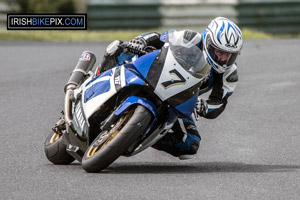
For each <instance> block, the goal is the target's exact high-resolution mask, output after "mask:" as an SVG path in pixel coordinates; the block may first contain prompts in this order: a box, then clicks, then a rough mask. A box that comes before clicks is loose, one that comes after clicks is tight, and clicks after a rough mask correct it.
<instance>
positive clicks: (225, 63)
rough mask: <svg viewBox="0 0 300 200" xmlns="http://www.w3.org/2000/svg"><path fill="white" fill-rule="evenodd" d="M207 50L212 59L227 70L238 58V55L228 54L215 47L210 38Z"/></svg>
mask: <svg viewBox="0 0 300 200" xmlns="http://www.w3.org/2000/svg"><path fill="white" fill-rule="evenodd" d="M206 48H207V52H208V54H209V56H210V57H211V59H212V60H213V61H214V62H215V63H216V64H217V65H219V66H222V67H224V68H227V67H229V66H231V65H232V64H233V63H234V62H235V61H236V58H237V56H238V53H232V52H227V51H224V50H222V49H219V48H217V47H215V46H214V45H213V43H212V41H211V39H210V37H209V36H208V38H207V43H206Z"/></svg>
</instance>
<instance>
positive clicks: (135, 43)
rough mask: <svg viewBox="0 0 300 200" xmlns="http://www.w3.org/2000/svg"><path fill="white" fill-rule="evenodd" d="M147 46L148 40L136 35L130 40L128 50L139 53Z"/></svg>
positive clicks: (135, 53)
mask: <svg viewBox="0 0 300 200" xmlns="http://www.w3.org/2000/svg"><path fill="white" fill-rule="evenodd" d="M146 46H147V42H146V40H145V39H144V38H142V37H136V38H134V39H132V40H130V41H129V42H128V45H127V48H126V50H127V52H128V53H130V54H134V55H138V54H139V53H140V51H141V50H143V49H144V48H145V47H146Z"/></svg>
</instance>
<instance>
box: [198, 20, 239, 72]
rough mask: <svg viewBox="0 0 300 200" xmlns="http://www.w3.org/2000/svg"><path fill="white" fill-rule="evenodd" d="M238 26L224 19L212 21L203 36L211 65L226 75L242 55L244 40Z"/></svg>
mask: <svg viewBox="0 0 300 200" xmlns="http://www.w3.org/2000/svg"><path fill="white" fill-rule="evenodd" d="M242 37H243V36H242V32H241V30H240V29H239V28H238V26H237V25H236V24H235V23H233V22H232V21H230V20H229V19H226V18H224V17H217V18H216V19H214V20H212V21H211V23H210V24H209V25H208V27H207V28H206V30H205V32H204V35H203V38H204V40H203V42H204V43H203V45H204V51H205V54H206V56H207V59H208V61H209V63H210V65H211V66H212V67H213V68H214V69H215V70H216V71H217V72H218V73H224V72H225V71H226V69H227V68H228V67H230V66H231V65H232V64H233V63H234V62H235V60H236V58H237V56H238V55H239V54H240V52H241V49H242V46H243V40H242Z"/></svg>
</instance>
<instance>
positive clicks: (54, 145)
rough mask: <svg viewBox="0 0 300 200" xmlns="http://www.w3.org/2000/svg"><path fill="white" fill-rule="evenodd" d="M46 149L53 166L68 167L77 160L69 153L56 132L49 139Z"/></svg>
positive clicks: (46, 142)
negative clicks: (67, 165)
mask: <svg viewBox="0 0 300 200" xmlns="http://www.w3.org/2000/svg"><path fill="white" fill-rule="evenodd" d="M44 149H45V154H46V157H47V158H48V160H49V161H50V162H52V163H53V164H61V165H63V164H64V165H66V164H70V163H71V162H73V161H74V160H75V159H74V158H73V157H72V156H71V155H70V154H68V153H67V150H66V145H65V144H63V143H62V137H61V136H60V135H59V134H57V133H55V132H53V133H51V134H50V135H49V136H48V137H47V139H46V141H45V147H44Z"/></svg>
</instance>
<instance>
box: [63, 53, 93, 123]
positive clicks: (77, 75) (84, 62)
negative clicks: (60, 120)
mask: <svg viewBox="0 0 300 200" xmlns="http://www.w3.org/2000/svg"><path fill="white" fill-rule="evenodd" d="M95 62H96V56H95V55H94V54H93V53H92V52H90V51H84V52H83V53H82V54H81V56H80V58H79V61H78V63H77V65H76V67H75V69H74V70H73V72H72V73H71V75H70V78H69V81H68V82H67V84H66V85H65V87H64V91H65V93H66V95H65V105H64V110H65V122H66V125H67V126H70V125H71V124H72V119H73V116H72V100H71V95H72V93H73V90H75V89H76V88H77V87H78V86H79V85H80V84H81V83H82V82H83V81H84V80H85V77H86V76H87V75H88V72H89V71H91V70H92V68H93V66H94V64H95Z"/></svg>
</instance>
